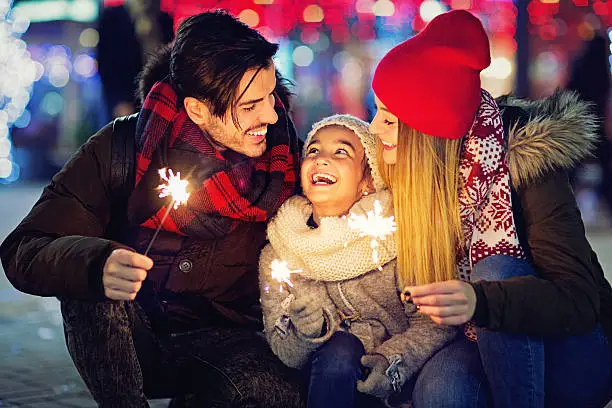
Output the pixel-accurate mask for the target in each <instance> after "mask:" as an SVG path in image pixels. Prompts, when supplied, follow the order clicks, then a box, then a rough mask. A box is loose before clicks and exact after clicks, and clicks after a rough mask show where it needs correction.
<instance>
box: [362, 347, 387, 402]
mask: <svg viewBox="0 0 612 408" xmlns="http://www.w3.org/2000/svg"><path fill="white" fill-rule="evenodd" d="M361 365H362V366H364V367H365V368H367V369H369V371H370V373H369V374H368V377H367V378H366V379H365V380H363V381H362V380H359V381H357V390H358V391H359V392H362V393H364V394H370V395H373V396H375V397H378V398H381V399H384V398H386V397H388V396H389V395H391V394H392V393H393V386H392V385H391V379H390V378H389V377H387V375H386V371H387V368H389V361H388V360H387V358H386V357H385V356H383V355H382V354H366V355H365V356H363V357H361Z"/></svg>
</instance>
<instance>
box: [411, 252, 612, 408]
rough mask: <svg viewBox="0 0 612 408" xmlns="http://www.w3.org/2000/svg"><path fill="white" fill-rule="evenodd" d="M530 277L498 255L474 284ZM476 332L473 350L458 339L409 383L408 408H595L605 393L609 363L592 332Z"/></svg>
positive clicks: (601, 340)
mask: <svg viewBox="0 0 612 408" xmlns="http://www.w3.org/2000/svg"><path fill="white" fill-rule="evenodd" d="M533 273H534V272H533V269H532V268H531V266H530V265H529V264H528V263H527V262H525V261H521V260H518V259H515V258H511V257H507V256H500V255H498V256H492V257H489V258H487V259H485V260H483V261H481V262H480V263H478V264H477V265H476V266H475V268H474V270H473V279H474V280H477V279H481V280H503V279H507V278H509V277H513V276H522V275H527V274H533ZM477 333H478V344H476V343H473V342H470V341H468V340H467V339H466V338H465V336H462V335H461V336H458V338H457V339H455V340H454V341H453V342H452V343H450V344H449V345H448V346H446V347H445V348H443V349H442V350H440V351H439V352H438V353H436V354H435V355H434V356H433V357H432V358H431V359H430V360H429V361H428V362H427V363H426V364H425V366H424V367H423V369H422V370H421V372H420V373H419V374H418V376H417V378H416V379H415V380H414V381H413V382H412V384H413V386H414V389H413V390H412V398H413V404H414V408H429V407H449V408H452V407H457V408H459V407H465V408H470V407H478V408H480V407H488V406H495V407H544V406H545V407H550V408H553V407H555V408H556V407H560V408H563V407H567V408H574V407H576V408H578V407H580V408H582V407H601V406H603V404H604V401H605V399H606V398H607V397H608V395H609V390H610V385H611V382H612V375H611V373H610V370H611V369H610V365H611V357H610V352H609V349H608V347H607V341H606V338H605V336H603V333H602V331H601V328H599V327H598V328H596V329H595V330H594V331H593V332H592V333H590V334H587V335H584V336H570V337H562V338H546V339H545V340H542V339H540V338H537V337H532V336H527V335H520V334H510V333H503V332H491V331H488V330H486V329H478V330H477ZM544 351H545V352H544ZM544 395H546V400H545V401H544Z"/></svg>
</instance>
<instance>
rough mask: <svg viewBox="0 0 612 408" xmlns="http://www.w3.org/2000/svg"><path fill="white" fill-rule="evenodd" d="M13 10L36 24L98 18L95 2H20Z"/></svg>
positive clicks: (86, 20) (57, 0)
mask: <svg viewBox="0 0 612 408" xmlns="http://www.w3.org/2000/svg"><path fill="white" fill-rule="evenodd" d="M1 1H7V0H1ZM14 9H15V10H16V11H18V12H19V13H21V14H22V15H23V16H25V17H27V18H28V19H29V21H31V22H36V23H38V22H43V21H58V20H72V21H79V22H93V21H96V18H98V2H97V1H96V0H75V1H69V0H44V1H40V0H39V1H22V2H19V3H17V4H15V8H14Z"/></svg>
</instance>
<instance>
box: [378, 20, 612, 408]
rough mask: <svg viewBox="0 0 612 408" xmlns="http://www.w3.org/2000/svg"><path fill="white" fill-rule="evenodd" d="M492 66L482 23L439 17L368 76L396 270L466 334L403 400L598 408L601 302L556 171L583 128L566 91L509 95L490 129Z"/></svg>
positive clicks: (422, 301) (424, 302) (603, 362)
mask: <svg viewBox="0 0 612 408" xmlns="http://www.w3.org/2000/svg"><path fill="white" fill-rule="evenodd" d="M489 63H490V54H489V43H488V39H487V37H486V34H485V32H484V29H483V27H482V25H481V24H480V22H479V21H478V20H477V19H476V18H475V17H474V16H472V15H471V14H469V13H468V12H465V11H451V12H449V13H445V14H442V15H440V16H438V17H436V18H435V19H434V20H432V21H431V22H430V23H429V25H428V26H427V27H426V28H425V30H423V31H422V32H421V33H420V34H419V35H417V36H415V37H413V38H411V39H409V40H407V41H405V42H404V43H402V44H400V45H398V46H397V47H395V48H394V49H392V50H391V51H390V52H389V53H388V54H387V55H386V56H385V57H384V58H383V59H382V60H381V62H380V63H379V65H378V67H377V68H376V71H375V74H374V79H373V84H372V86H373V89H374V93H375V94H376V103H377V107H378V112H377V114H376V117H375V118H374V119H373V121H372V123H371V125H370V129H371V131H372V132H373V133H375V134H376V135H377V136H379V138H380V140H381V141H382V150H383V151H382V157H383V161H384V162H385V165H384V166H383V169H382V170H383V174H384V175H385V176H386V178H387V180H388V183H389V186H390V188H391V190H392V193H393V197H394V205H395V213H396V219H397V222H398V234H397V247H398V264H399V265H400V269H401V271H402V274H403V277H404V279H405V281H406V282H409V281H416V282H417V285H416V286H410V287H406V295H407V301H409V302H413V303H414V304H416V305H417V306H418V307H419V308H420V311H421V313H424V314H427V315H429V316H430V317H431V318H432V319H433V320H434V321H436V322H437V323H440V324H447V325H463V324H464V323H468V324H467V325H465V332H466V334H467V336H459V337H458V339H457V340H455V341H454V342H453V343H451V344H450V345H449V346H447V347H445V348H444V349H442V350H441V351H439V352H438V353H437V354H436V355H434V356H433V357H432V359H431V360H429V362H428V363H427V364H426V365H425V366H424V367H423V369H422V370H421V372H420V374H419V376H418V378H417V380H416V381H415V383H414V389H413V390H411V391H412V397H413V403H414V406H415V408H421V407H433V406H444V407H452V406H457V407H470V406H487V405H489V404H490V401H489V398H491V397H490V395H492V399H493V403H494V405H495V406H498V407H502V406H513V407H522V406H525V407H541V406H544V395H545V394H546V401H545V404H546V406H555V407H563V406H567V407H587V406H601V405H603V404H604V403H605V402H604V401H605V400H606V398H608V396H609V390H610V383H611V378H612V374H611V369H610V365H611V364H610V360H611V357H610V351H609V350H608V348H607V346H608V343H607V339H606V336H604V334H603V333H602V329H601V327H600V326H599V325H598V322H600V321H601V323H602V326H603V328H604V329H605V330H606V332H607V334H608V336H609V335H610V331H611V330H610V329H611V328H612V324H610V323H611V320H610V316H609V314H610V304H611V303H610V299H611V295H612V292H611V289H610V285H609V284H608V283H607V282H606V281H605V279H604V277H603V272H602V270H601V267H600V266H599V263H598V262H597V258H596V256H595V254H594V253H593V252H592V250H591V248H590V246H589V244H588V242H587V241H586V238H585V236H584V227H583V225H582V221H581V219H580V216H579V212H578V210H577V207H576V203H575V200H574V198H573V195H572V192H571V189H570V188H569V185H568V182H567V176H566V175H565V170H566V169H567V168H568V167H571V165H572V164H573V163H575V162H576V161H578V160H580V159H581V158H582V157H583V156H584V155H586V154H588V152H589V150H590V148H591V146H592V142H593V138H594V137H595V136H594V135H593V131H594V129H595V123H594V121H593V120H592V116H590V115H589V114H588V107H587V106H585V105H583V104H581V103H579V102H577V100H576V98H575V96H573V95H571V94H570V95H568V94H556V95H554V96H553V97H551V98H550V99H549V100H547V101H545V102H542V103H540V104H539V105H538V104H532V105H529V104H527V103H526V102H521V101H516V100H511V99H506V100H504V101H503V104H502V107H503V121H502V114H501V112H500V111H499V108H498V105H497V103H496V102H495V101H494V100H493V99H492V98H491V97H490V95H489V94H488V93H486V91H483V90H481V89H480V77H479V75H480V71H481V70H483V69H485V68H486V67H487V66H488V65H489ZM504 124H505V125H506V133H508V135H507V138H506V136H505V135H504V133H505V132H504ZM506 155H507V156H506ZM506 163H507V164H506ZM457 192H459V193H457ZM527 260H528V261H530V262H531V264H532V265H533V266H534V267H535V268H533V267H532V266H531V265H530V263H528V262H527ZM457 272H459V278H460V279H456V278H457ZM600 310H601V316H600ZM468 337H471V338H472V339H474V340H476V341H469V340H467V338H468ZM544 348H545V349H546V357H544ZM486 384H488V387H487V386H485V387H482V385H486ZM491 391H492V392H491Z"/></svg>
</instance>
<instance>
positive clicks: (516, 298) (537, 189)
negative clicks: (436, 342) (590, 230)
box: [473, 92, 612, 339]
mask: <svg viewBox="0 0 612 408" xmlns="http://www.w3.org/2000/svg"><path fill="white" fill-rule="evenodd" d="M498 104H499V106H500V109H501V110H502V115H503V120H504V125H505V127H506V129H507V133H508V157H507V160H508V167H509V170H510V176H511V179H512V184H513V207H514V216H515V221H516V224H517V230H518V234H519V238H520V239H521V242H522V244H523V247H524V248H525V249H526V250H527V252H528V257H529V259H530V261H531V262H532V263H533V265H534V266H535V268H536V270H537V272H538V276H537V277H536V276H526V277H517V278H512V279H508V280H505V281H498V282H483V281H481V282H476V283H473V287H474V289H475V290H476V295H477V307H476V313H475V316H474V320H475V322H476V324H477V325H479V326H483V327H487V328H489V329H491V330H500V331H509V332H521V333H529V334H539V335H577V334H583V333H588V332H590V331H591V330H593V329H594V327H595V326H596V324H598V323H601V324H602V326H603V328H604V330H605V332H606V334H607V336H608V338H609V339H612V337H611V336H612V289H611V288H610V284H609V283H608V282H607V281H606V279H605V277H604V274H603V270H602V268H601V265H600V264H599V262H598V260H597V256H596V255H595V253H594V252H593V250H592V249H591V246H590V245H589V243H588V241H587V239H586V236H585V230H584V225H583V223H582V219H581V217H580V212H579V210H578V206H577V204H576V200H575V198H574V194H573V192H572V189H571V187H570V184H569V180H568V177H567V174H566V171H567V169H569V168H571V167H572V166H574V165H575V164H576V163H578V162H579V161H581V160H582V159H583V158H584V157H586V156H588V155H589V154H590V152H591V151H592V149H593V146H594V143H595V142H596V138H597V133H596V127H597V122H596V120H595V118H594V117H593V115H592V114H591V113H590V112H589V107H588V105H587V104H585V103H583V102H580V101H578V99H577V97H576V95H575V94H573V93H570V92H557V93H555V94H554V95H552V96H551V97H549V98H546V99H543V100H540V101H535V102H527V101H524V100H519V99H514V98H511V97H504V98H500V99H499V100H498Z"/></svg>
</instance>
